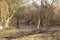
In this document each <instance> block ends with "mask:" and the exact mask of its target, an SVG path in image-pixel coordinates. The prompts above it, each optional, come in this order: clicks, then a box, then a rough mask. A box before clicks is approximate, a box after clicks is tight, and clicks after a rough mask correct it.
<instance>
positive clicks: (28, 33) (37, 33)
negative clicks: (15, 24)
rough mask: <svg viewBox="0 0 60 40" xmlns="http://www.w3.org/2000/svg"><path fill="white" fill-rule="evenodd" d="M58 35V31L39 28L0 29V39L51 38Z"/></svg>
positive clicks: (31, 39)
mask: <svg viewBox="0 0 60 40" xmlns="http://www.w3.org/2000/svg"><path fill="white" fill-rule="evenodd" d="M59 37H60V31H52V32H51V31H49V32H48V31H41V30H33V31H32V30H20V29H16V28H13V29H9V30H6V29H4V30H0V40H5V39H6V40H9V39H14V40H53V39H57V38H59Z"/></svg>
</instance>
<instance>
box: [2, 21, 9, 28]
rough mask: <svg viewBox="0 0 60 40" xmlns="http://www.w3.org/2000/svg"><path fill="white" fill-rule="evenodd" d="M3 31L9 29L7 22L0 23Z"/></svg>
mask: <svg viewBox="0 0 60 40" xmlns="http://www.w3.org/2000/svg"><path fill="white" fill-rule="evenodd" d="M2 27H3V29H6V28H9V20H7V21H3V22H2Z"/></svg>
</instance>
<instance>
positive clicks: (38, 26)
mask: <svg viewBox="0 0 60 40" xmlns="http://www.w3.org/2000/svg"><path fill="white" fill-rule="evenodd" d="M37 29H40V18H39V19H38V24H37Z"/></svg>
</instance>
